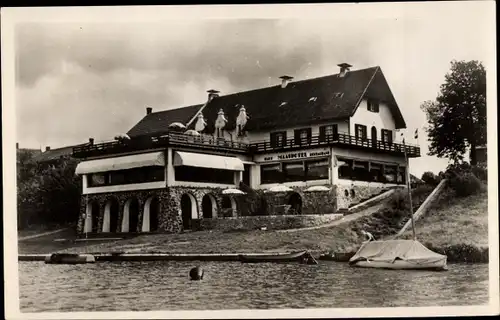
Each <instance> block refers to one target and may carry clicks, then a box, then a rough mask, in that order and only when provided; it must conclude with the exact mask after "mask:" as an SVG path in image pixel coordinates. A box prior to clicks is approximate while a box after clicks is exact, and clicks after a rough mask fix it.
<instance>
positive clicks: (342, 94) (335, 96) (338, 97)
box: [333, 92, 344, 99]
mask: <svg viewBox="0 0 500 320" xmlns="http://www.w3.org/2000/svg"><path fill="white" fill-rule="evenodd" d="M343 96H344V93H343V92H335V93H334V94H333V97H334V98H336V99H340V98H342V97H343Z"/></svg>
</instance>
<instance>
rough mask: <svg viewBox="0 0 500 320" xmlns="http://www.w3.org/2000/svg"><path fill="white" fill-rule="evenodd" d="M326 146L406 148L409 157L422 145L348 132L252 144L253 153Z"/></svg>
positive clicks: (389, 150) (400, 151)
mask: <svg viewBox="0 0 500 320" xmlns="http://www.w3.org/2000/svg"><path fill="white" fill-rule="evenodd" d="M326 146H344V147H349V148H355V149H365V150H367V151H372V152H381V153H392V154H398V155H403V154H404V151H405V149H406V154H407V156H408V157H409V158H417V157H420V147H419V146H417V145H412V144H405V145H403V144H402V143H399V142H391V143H389V142H385V141H381V140H371V139H361V138H356V137H355V136H351V135H348V134H346V133H337V134H330V135H325V136H324V137H321V139H320V136H319V135H316V136H312V137H311V138H310V139H303V140H301V141H295V139H294V138H291V139H287V140H285V141H283V142H281V143H276V144H272V143H271V142H270V141H262V142H256V143H252V144H251V150H252V152H253V153H266V152H282V151H292V150H299V149H303V148H308V147H326Z"/></svg>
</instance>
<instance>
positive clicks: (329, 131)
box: [319, 124, 339, 142]
mask: <svg viewBox="0 0 500 320" xmlns="http://www.w3.org/2000/svg"><path fill="white" fill-rule="evenodd" d="M338 131H339V129H338V126H337V125H336V124H329V125H326V126H321V127H319V141H320V142H325V141H331V140H335V139H336V138H337V134H338Z"/></svg>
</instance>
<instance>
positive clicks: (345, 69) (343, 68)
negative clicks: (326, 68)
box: [337, 63, 352, 77]
mask: <svg viewBox="0 0 500 320" xmlns="http://www.w3.org/2000/svg"><path fill="white" fill-rule="evenodd" d="M337 66H339V67H340V73H339V77H344V76H345V75H346V74H347V72H349V70H350V68H351V67H352V66H351V65H350V64H348V63H340V64H338V65H337Z"/></svg>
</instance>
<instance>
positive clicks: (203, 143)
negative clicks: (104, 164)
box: [73, 132, 249, 158]
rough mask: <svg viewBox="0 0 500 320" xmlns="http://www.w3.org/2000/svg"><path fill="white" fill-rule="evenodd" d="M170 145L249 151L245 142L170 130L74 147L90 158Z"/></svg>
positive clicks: (77, 155) (78, 156) (82, 155)
mask: <svg viewBox="0 0 500 320" xmlns="http://www.w3.org/2000/svg"><path fill="white" fill-rule="evenodd" d="M169 146H175V147H194V148H197V149H201V150H216V151H225V152H232V153H242V154H246V153H248V150H249V147H248V145H247V144H245V143H241V142H235V141H229V140H226V139H222V138H213V137H211V136H206V135H199V136H193V135H188V134H183V133H174V132H170V133H168V134H165V135H161V136H154V137H137V138H132V139H130V140H123V141H110V142H104V143H99V144H86V145H82V146H77V147H75V148H73V156H74V157H75V158H88V157H96V156H103V155H112V154H120V153H127V152H134V151H140V150H149V149H160V148H166V147H169Z"/></svg>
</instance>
